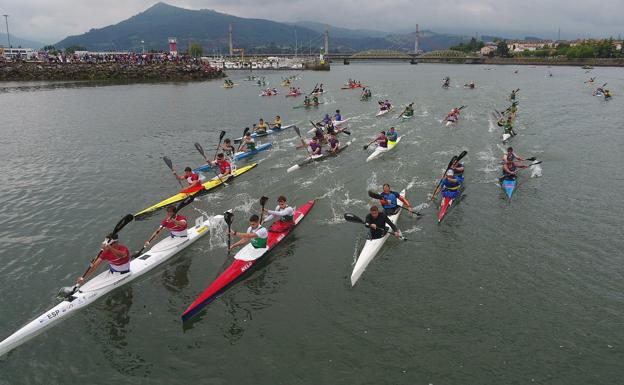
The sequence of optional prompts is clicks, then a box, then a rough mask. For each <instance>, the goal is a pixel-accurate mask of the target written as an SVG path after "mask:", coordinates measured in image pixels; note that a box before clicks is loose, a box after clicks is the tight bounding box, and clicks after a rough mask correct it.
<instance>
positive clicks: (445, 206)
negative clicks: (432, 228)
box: [438, 190, 462, 223]
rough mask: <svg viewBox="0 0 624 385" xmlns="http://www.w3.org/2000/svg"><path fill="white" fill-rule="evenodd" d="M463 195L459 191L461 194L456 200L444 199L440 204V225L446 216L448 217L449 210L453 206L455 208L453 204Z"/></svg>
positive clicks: (460, 192) (460, 191)
mask: <svg viewBox="0 0 624 385" xmlns="http://www.w3.org/2000/svg"><path fill="white" fill-rule="evenodd" d="M461 194H462V190H459V194H458V195H457V197H455V198H449V197H442V203H441V204H440V211H439V212H438V223H440V222H442V219H444V216H445V215H446V212H447V211H448V209H449V208H450V207H451V206H453V203H455V202H456V201H457V200H458V199H459V198H461Z"/></svg>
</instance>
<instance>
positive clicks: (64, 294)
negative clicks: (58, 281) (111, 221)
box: [58, 214, 134, 298]
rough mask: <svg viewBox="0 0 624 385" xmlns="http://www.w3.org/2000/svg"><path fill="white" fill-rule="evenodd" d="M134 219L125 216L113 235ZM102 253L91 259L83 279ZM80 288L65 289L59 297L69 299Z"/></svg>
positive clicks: (76, 285) (60, 292)
mask: <svg viewBox="0 0 624 385" xmlns="http://www.w3.org/2000/svg"><path fill="white" fill-rule="evenodd" d="M133 219H134V215H132V214H126V216H124V217H123V218H121V220H120V221H119V222H117V224H116V225H115V228H114V229H113V232H112V235H116V234H117V233H118V232H120V231H121V229H123V228H124V227H125V226H126V225H127V224H128V223H130V222H132V220H133ZM102 251H104V248H101V249H100V252H99V253H98V254H97V255H96V256H95V257H93V259H91V262H89V267H87V270H85V272H84V273H83V274H82V275H81V276H80V277H81V278H84V276H85V275H86V274H87V273H88V272H89V270H90V269H91V266H92V265H93V263H94V262H95V261H96V260H97V259H98V258H99V257H100V255H102ZM79 287H80V285H79V284H75V285H74V286H68V287H63V288H61V290H60V291H59V294H58V295H59V297H64V298H69V297H71V296H72V295H73V294H74V293H75V292H76V290H78V288H79Z"/></svg>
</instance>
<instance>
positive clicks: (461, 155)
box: [455, 150, 468, 162]
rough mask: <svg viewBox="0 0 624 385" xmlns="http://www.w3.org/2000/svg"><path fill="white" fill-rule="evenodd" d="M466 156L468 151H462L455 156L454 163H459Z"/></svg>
mask: <svg viewBox="0 0 624 385" xmlns="http://www.w3.org/2000/svg"><path fill="white" fill-rule="evenodd" d="M466 154H468V151H466V150H464V151H462V152H461V153H460V154H459V155H457V159H456V160H455V161H456V162H459V161H460V160H461V159H462V158H463V157H464V156H466Z"/></svg>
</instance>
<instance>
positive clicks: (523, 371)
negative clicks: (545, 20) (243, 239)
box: [0, 64, 624, 385]
mask: <svg viewBox="0 0 624 385" xmlns="http://www.w3.org/2000/svg"><path fill="white" fill-rule="evenodd" d="M516 69H518V73H514V70H516ZM549 72H550V73H552V74H553V76H552V77H549V76H547V75H548V73H549ZM230 75H231V78H232V79H233V80H234V82H235V83H238V86H237V87H235V88H234V89H231V90H226V89H223V88H222V87H221V85H222V83H221V82H220V81H214V82H205V83H176V84H135V85H113V86H75V85H69V86H58V85H50V84H42V83H27V84H23V83H19V84H18V83H0V112H1V115H2V117H3V122H2V125H0V136H1V138H2V139H1V141H0V142H1V143H2V147H1V149H2V151H1V154H2V157H1V159H2V161H0V178H1V180H0V182H1V183H0V207H2V214H3V215H1V216H0V288H2V294H3V295H2V298H1V299H0V309H1V310H0V339H3V338H5V337H7V336H8V335H9V334H11V333H12V332H14V331H15V330H17V329H18V328H19V327H21V326H22V325H24V324H25V323H26V322H28V321H30V320H32V319H34V318H35V317H37V316H38V315H39V314H41V313H43V312H44V311H46V310H47V309H49V308H51V307H52V306H54V305H55V304H56V303H57V300H56V299H55V295H56V293H57V291H58V289H59V288H60V287H61V286H66V285H70V284H72V283H73V281H74V280H75V277H76V276H78V275H79V274H81V273H82V272H83V270H84V269H85V268H86V266H87V264H88V261H89V259H90V258H91V257H92V256H93V255H94V253H97V250H98V247H99V243H100V242H101V240H102V238H103V236H104V235H105V234H106V233H107V232H109V231H110V230H111V228H112V227H113V226H114V224H115V223H116V222H117V221H118V220H119V219H120V218H121V217H122V216H123V215H124V214H126V213H129V212H130V213H132V212H137V211H139V210H140V209H143V208H145V207H147V206H149V205H151V204H153V203H155V202H157V201H159V200H161V199H164V198H165V197H167V196H169V195H171V194H173V193H175V192H176V191H177V184H176V182H175V181H174V180H173V178H172V177H171V175H170V171H169V170H168V169H167V168H166V166H165V164H164V163H163V162H162V159H161V158H162V157H163V156H165V155H166V156H169V157H171V159H172V160H173V162H174V166H176V167H177V168H178V169H179V170H181V169H182V168H183V167H184V166H186V165H190V166H197V165H200V164H201V163H202V159H201V157H200V156H199V154H198V153H197V152H196V151H195V149H194V147H193V143H194V142H200V143H202V144H203V146H204V147H205V148H206V149H213V148H214V145H215V144H216V142H217V140H218V132H219V130H221V129H224V130H226V131H227V132H228V136H230V137H238V136H240V133H241V131H242V128H244V127H245V126H249V125H251V123H254V122H256V121H257V119H258V118H260V117H264V118H265V119H268V120H272V118H273V117H274V116H275V115H276V114H279V115H281V116H282V117H283V119H284V121H285V123H297V124H298V125H299V126H300V127H302V129H303V131H305V130H307V128H309V123H308V120H310V119H316V120H320V118H322V116H323V114H324V113H331V112H333V111H334V110H335V109H337V108H339V109H340V110H341V112H342V114H343V116H345V117H351V118H352V121H351V122H350V125H349V127H350V130H351V132H352V135H351V138H355V140H356V141H355V143H354V144H353V146H351V147H350V148H348V149H347V150H345V151H344V152H343V153H342V154H341V155H340V156H339V157H338V158H336V159H331V160H328V161H325V162H321V163H318V164H315V165H310V166H306V167H304V168H302V169H300V170H297V171H296V172H293V173H290V174H287V173H286V169H287V168H288V167H290V166H291V165H293V164H295V163H297V162H299V161H300V160H302V159H303V157H304V156H305V153H304V152H303V150H296V149H295V146H296V144H297V143H298V138H297V137H296V135H295V132H294V131H293V130H287V131H284V132H283V133H281V134H279V135H275V136H273V137H270V139H269V140H271V141H272V142H273V149H272V150H270V151H268V152H265V153H263V154H261V155H258V156H256V157H255V158H253V159H251V160H249V161H257V162H259V166H258V167H256V169H254V170H252V171H250V172H249V173H247V174H245V175H244V176H241V177H240V178H238V179H237V180H236V181H234V182H232V183H230V186H228V187H225V188H221V189H218V190H216V191H214V192H213V193H211V194H209V195H206V196H205V197H203V198H201V200H200V201H199V202H197V203H195V204H194V209H190V208H189V209H185V213H186V215H188V216H189V217H191V218H194V217H195V216H197V215H199V214H200V213H202V212H206V213H210V214H219V213H222V212H223V211H225V210H226V209H230V208H232V209H234V213H235V222H234V228H235V229H236V230H238V231H243V230H244V229H245V228H246V221H245V219H246V218H247V217H248V216H249V215H250V214H251V213H252V212H257V211H258V203H257V200H258V198H259V197H260V196H261V195H267V196H269V197H271V201H270V202H271V205H273V204H274V201H275V198H276V197H277V196H278V195H281V194H284V195H286V196H288V198H289V201H290V202H292V203H294V204H297V203H302V202H305V201H307V200H309V199H313V198H316V199H318V201H317V203H316V206H315V207H314V208H313V210H312V211H311V212H310V215H309V217H307V218H306V219H305V220H304V221H303V222H301V224H300V226H298V227H297V229H296V230H295V231H294V233H293V234H292V235H291V236H290V237H289V238H288V239H287V240H286V241H285V242H283V244H282V245H280V246H279V247H278V248H277V249H275V250H274V251H273V252H272V253H271V255H270V256H269V257H268V259H267V260H266V261H265V262H264V263H263V264H261V266H260V267H259V268H258V269H256V270H254V271H253V272H251V274H249V275H247V276H246V278H245V279H244V280H243V281H241V282H240V283H238V284H237V285H236V286H234V287H232V288H231V289H230V290H228V291H227V292H226V293H225V294H224V295H223V296H222V297H221V298H220V299H218V300H216V301H215V302H213V303H212V304H210V305H209V306H208V307H207V309H206V310H205V311H204V312H203V313H201V315H200V316H199V317H197V318H196V319H195V320H194V322H192V323H191V324H189V325H186V326H185V327H183V324H182V322H181V320H180V314H181V312H182V311H183V310H184V309H185V308H186V307H187V306H188V305H189V304H190V303H191V302H192V301H193V300H194V299H195V298H196V296H197V295H198V294H199V293H201V292H202V291H203V290H204V288H206V287H207V286H208V285H209V283H210V282H211V281H212V280H213V279H214V278H215V277H216V276H217V275H218V274H219V273H220V271H222V270H223V269H224V268H225V266H227V265H228V262H229V260H228V257H227V256H226V252H225V247H224V237H223V233H222V232H220V231H215V232H213V234H211V236H210V237H205V238H203V239H202V240H200V241H199V242H197V243H196V244H194V245H193V246H192V247H190V248H188V249H187V250H185V251H184V252H182V253H181V254H180V255H178V256H177V257H176V258H174V259H173V260H171V261H170V262H168V263H166V264H165V265H163V266H161V267H159V268H157V269H155V270H153V271H152V272H150V273H149V274H148V275H146V276H145V277H143V278H142V279H140V280H137V281H134V282H132V283H131V284H129V285H127V286H124V287H123V288H121V289H119V290H117V291H114V292H112V293H111V294H109V295H108V296H106V298H104V299H102V300H100V301H98V302H96V303H95V304H93V305H92V306H90V307H88V308H86V309H84V310H83V311H81V312H80V313H78V314H77V315H75V316H74V317H72V318H70V319H68V320H66V321H65V322H63V323H62V324H60V325H58V326H56V327H55V328H52V329H50V330H49V331H47V332H46V333H44V334H42V335H40V336H38V337H36V338H34V339H33V340H31V341H29V342H27V343H25V344H24V345H22V346H20V347H18V348H16V349H15V350H14V351H12V352H11V353H10V354H8V355H6V356H4V357H2V358H0V384H3V385H4V384H11V385H14V384H47V385H50V384H76V383H84V384H110V383H115V384H192V383H195V384H267V385H273V384H285V385H294V384H314V385H319V384H436V385H437V384H440V385H442V384H445V385H447V384H458V385H460V384H493V385H494V384H496V385H498V384H567V385H569V384H616V383H621V382H622V378H624V366H623V365H622V363H623V362H624V328H623V322H622V320H623V319H624V255H623V253H622V250H623V249H624V241H623V240H622V223H623V221H622V218H623V217H624V204H623V203H622V200H621V198H620V196H619V192H620V191H622V190H624V176H623V175H624V173H623V172H622V161H624V157H623V156H622V148H623V146H624V131H623V129H624V115H623V114H622V111H623V108H622V107H623V102H622V101H623V100H624V99H623V98H624V71H623V70H622V69H612V68H605V69H602V68H599V69H595V70H593V71H592V73H591V74H586V73H585V71H584V70H582V69H580V68H572V67H563V68H545V67H532V68H531V67H512V66H492V67H487V66H468V65H417V66H410V65H407V64H351V65H349V66H342V65H339V64H338V65H335V66H334V67H333V68H332V70H331V72H327V73H316V72H302V73H298V75H299V76H301V79H300V80H297V81H296V83H295V84H296V85H297V86H300V87H302V88H303V89H304V90H307V91H310V90H311V89H312V87H313V86H314V85H315V84H316V83H321V82H322V83H324V84H325V88H326V89H327V90H329V92H328V93H326V94H325V95H323V97H322V98H321V99H322V100H323V101H324V102H325V104H324V105H322V106H320V107H319V108H317V109H310V110H304V109H293V108H292V107H293V106H295V105H297V104H300V103H301V101H302V100H301V98H284V96H283V94H282V95H279V96H276V97H270V98H268V97H259V96H258V94H259V93H260V88H259V87H257V86H255V85H254V84H253V83H252V82H248V81H245V80H244V76H246V75H247V74H246V73H245V74H243V73H235V72H233V73H230ZM261 75H265V76H266V77H267V80H268V81H270V83H271V85H275V86H276V87H278V88H279V89H280V91H281V92H284V90H285V89H284V88H282V87H280V85H279V81H280V77H281V76H284V75H286V74H285V73H276V72H270V73H261ZM446 75H448V76H450V77H451V82H452V85H453V87H451V88H450V89H448V90H445V89H442V88H441V87H440V84H441V79H442V77H444V76H446ZM590 76H596V77H597V83H599V84H598V85H600V84H602V83H604V82H608V88H610V89H611V90H612V91H613V93H614V97H613V99H612V100H610V101H608V102H605V101H604V100H602V99H601V98H597V97H593V96H592V95H591V92H592V87H591V86H589V85H586V84H584V83H583V82H584V80H586V79H588V78H589V77H590ZM348 78H355V79H358V80H361V81H362V82H363V83H364V84H367V85H369V86H371V87H372V90H373V93H374V96H375V97H374V98H373V100H372V101H369V102H362V101H360V100H359V91H358V90H340V86H341V85H342V84H344V83H345V82H346V80H347V79H348ZM470 80H474V81H476V84H477V88H476V89H475V90H469V89H465V88H463V84H464V83H466V82H468V81H470ZM514 88H520V89H521V90H520V92H519V93H518V96H519V103H520V104H519V114H518V126H517V129H516V130H517V132H518V133H519V135H518V136H517V137H516V138H514V139H513V142H512V145H513V146H514V148H515V149H516V151H517V152H518V153H519V154H521V155H524V156H527V157H528V156H536V157H537V158H538V159H539V160H542V161H543V163H542V164H541V165H540V166H541V167H536V168H535V170H525V171H521V173H522V176H521V177H520V179H519V187H518V189H517V191H516V192H515V194H514V198H513V201H511V202H508V201H507V200H506V199H504V196H503V195H502V193H501V190H500V188H499V187H498V186H497V184H496V182H497V177H498V172H499V169H500V164H499V162H500V159H501V156H502V152H501V148H502V147H501V141H500V135H501V131H500V129H499V128H498V127H496V126H495V124H494V122H492V118H491V112H492V110H493V109H497V110H501V109H504V108H506V107H507V106H508V105H509V102H508V101H507V97H508V95H509V93H510V91H511V90H512V89H514ZM382 98H383V99H386V98H387V99H390V100H391V101H392V102H393V103H394V104H396V105H397V106H400V105H405V104H407V103H409V102H411V101H414V102H415V106H416V116H415V118H413V119H411V120H409V121H405V122H401V121H399V120H398V119H396V115H398V111H396V112H395V113H392V114H389V115H390V116H387V117H383V118H376V117H375V113H376V111H377V107H376V103H375V99H382ZM295 99H298V100H295ZM458 105H466V106H467V107H466V108H465V109H464V111H463V113H462V117H461V120H460V123H459V124H458V125H457V126H456V127H452V128H448V127H444V126H443V125H442V124H441V123H440V120H441V119H442V118H443V116H444V115H445V114H446V112H448V110H450V109H451V107H454V106H458ZM390 125H394V126H395V127H396V128H397V129H398V130H399V131H400V133H401V134H403V135H405V136H404V138H403V140H402V141H401V143H400V144H399V146H397V147H396V149H395V150H394V151H393V152H391V153H387V154H385V155H384V156H383V157H381V158H379V159H377V160H376V161H374V162H369V163H366V162H365V159H366V157H367V155H368V154H369V152H367V151H364V150H363V149H362V145H364V144H366V143H367V142H368V141H370V140H371V139H372V138H373V136H374V135H375V133H376V132H378V131H379V130H381V129H387V128H388V127H389V126H390ZM343 140H346V139H343ZM463 149H465V150H467V151H468V155H467V157H466V158H465V161H466V191H465V193H466V195H465V198H464V199H463V200H462V201H461V202H460V203H459V205H458V206H457V207H456V208H454V209H453V210H451V211H450V212H449V213H448V215H447V217H446V218H445V220H444V222H443V223H442V224H438V223H437V220H436V219H437V215H436V214H437V207H436V205H435V204H431V203H430V202H429V200H428V199H427V194H429V193H430V192H431V190H432V189H433V185H434V183H435V180H436V178H438V177H439V176H440V174H441V173H442V171H443V170H444V167H445V166H446V164H447V163H448V161H449V159H450V158H451V157H452V156H453V155H454V154H457V153H459V152H460V151H462V150H463ZM210 153H211V154H212V150H210ZM245 163H247V161H245V162H241V164H245ZM386 182H387V183H390V184H391V185H392V186H393V188H395V189H396V190H397V191H398V190H400V189H402V188H404V187H406V186H407V187H408V188H409V189H408V192H407V198H408V199H409V200H410V201H411V202H412V203H413V204H414V205H417V206H419V209H420V211H421V212H422V213H423V214H424V215H423V216H422V217H421V218H420V219H418V220H417V219H416V217H413V218H412V217H409V216H408V215H403V216H402V217H401V218H400V219H399V227H400V228H401V229H402V230H403V232H404V233H405V235H406V236H407V237H408V238H409V241H408V242H400V241H397V240H396V239H390V240H388V242H387V243H386V245H385V246H384V248H383V249H382V251H381V252H380V254H379V255H378V256H377V257H376V258H375V259H374V260H373V262H372V263H371V264H370V266H369V267H368V269H367V270H366V272H365V273H364V275H363V276H362V278H361V279H360V281H359V282H358V283H357V285H356V286H355V287H351V285H350V282H349V276H350V274H351V270H352V268H353V264H354V261H355V258H356V257H357V255H358V252H359V250H360V249H361V247H362V245H363V243H364V237H365V229H364V228H363V227H360V226H357V225H355V224H352V223H347V222H345V221H344V220H343V219H342V215H343V214H344V213H345V212H353V213H355V214H357V215H360V216H364V215H365V214H366V212H367V207H368V206H369V205H370V204H371V203H373V201H371V200H370V198H368V197H367V195H366V191H367V189H371V188H373V189H380V187H381V185H382V184H383V183H386ZM161 217H162V216H161V214H158V215H156V216H154V217H152V218H150V219H148V220H145V221H140V222H135V223H132V224H130V225H128V226H127V227H126V228H125V229H124V230H123V232H122V233H121V239H122V240H123V242H124V243H126V244H127V245H129V246H130V248H131V249H133V250H136V249H138V248H140V246H141V244H142V243H143V242H144V241H145V239H146V238H147V237H148V236H149V235H150V233H151V232H152V231H153V230H154V229H155V228H156V227H157V226H158V223H159V220H160V219H161Z"/></svg>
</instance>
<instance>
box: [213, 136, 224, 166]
mask: <svg viewBox="0 0 624 385" xmlns="http://www.w3.org/2000/svg"><path fill="white" fill-rule="evenodd" d="M224 136H225V131H223V130H221V133H220V134H219V144H217V149H216V150H215V154H214V157H213V158H212V160H213V161H214V160H216V159H217V154H218V153H219V147H221V141H222V140H223V137H224Z"/></svg>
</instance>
